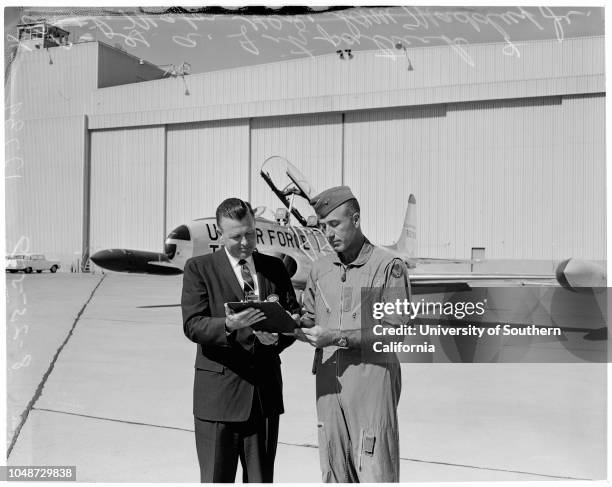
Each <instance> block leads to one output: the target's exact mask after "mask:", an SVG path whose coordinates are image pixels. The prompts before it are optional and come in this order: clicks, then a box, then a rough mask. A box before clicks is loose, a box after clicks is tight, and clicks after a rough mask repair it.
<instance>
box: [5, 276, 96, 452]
mask: <svg viewBox="0 0 612 487" xmlns="http://www.w3.org/2000/svg"><path fill="white" fill-rule="evenodd" d="M105 277H106V274H103V275H102V278H101V279H100V280H99V281H98V284H96V287H94V288H93V290H92V291H91V294H90V295H89V298H87V301H85V304H83V306H82V307H81V309H80V310H79V312H78V313H77V315H76V317H75V319H74V322H73V323H72V326H71V327H70V330H69V331H68V335H66V338H65V339H64V341H63V342H62V343H61V345H60V346H59V348H58V349H57V350H56V351H55V355H54V356H53V359H52V360H51V363H50V364H49V367H48V368H47V371H46V372H45V373H44V375H43V377H42V379H41V381H40V383H39V384H38V386H37V387H36V391H34V395H33V396H32V399H30V402H28V404H27V406H26V408H25V410H24V411H23V413H21V420H20V421H19V424H18V425H17V428H15V433H14V434H13V438H12V439H11V443H10V445H9V447H8V449H7V450H6V458H7V459H8V458H9V457H10V456H11V452H12V451H13V448H14V447H15V443H17V439H18V438H19V434H20V433H21V429H22V428H23V425H24V424H25V422H26V421H27V419H28V416H29V414H30V411H31V410H32V409H33V408H34V404H36V401H38V398H39V397H40V396H41V394H42V391H43V389H44V387H45V384H46V383H47V379H48V378H49V376H50V375H51V372H53V369H54V368H55V362H57V359H58V358H59V355H60V353H61V352H62V350H63V349H64V347H65V346H66V344H67V343H68V340H70V338H71V337H72V333H73V332H74V329H75V327H76V325H77V323H78V322H79V320H80V319H81V315H82V314H83V312H84V311H85V308H86V307H87V305H88V304H89V302H90V301H91V300H92V298H93V296H94V294H95V292H96V291H97V289H98V288H99V287H100V284H102V281H104V278H105Z"/></svg>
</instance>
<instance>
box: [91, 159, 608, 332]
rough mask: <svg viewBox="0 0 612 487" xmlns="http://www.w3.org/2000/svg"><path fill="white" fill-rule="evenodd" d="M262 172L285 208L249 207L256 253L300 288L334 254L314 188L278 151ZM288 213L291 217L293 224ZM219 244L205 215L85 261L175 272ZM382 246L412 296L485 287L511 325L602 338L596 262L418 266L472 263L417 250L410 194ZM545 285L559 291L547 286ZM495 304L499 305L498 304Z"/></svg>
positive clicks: (600, 277) (601, 274) (600, 274)
mask: <svg viewBox="0 0 612 487" xmlns="http://www.w3.org/2000/svg"><path fill="white" fill-rule="evenodd" d="M260 175H261V177H262V178H263V179H264V181H265V182H266V184H267V185H268V186H269V187H270V189H271V190H272V192H273V193H274V194H275V195H276V196H277V197H278V199H279V200H280V201H281V202H282V203H283V206H284V208H281V209H278V210H277V211H276V213H275V214H274V217H273V218H270V217H266V216H264V215H265V214H266V212H267V211H268V210H266V209H265V208H263V207H259V208H257V209H256V210H255V217H256V218H255V221H256V239H257V251H258V252H262V253H265V254H269V255H274V256H276V257H278V258H280V259H281V260H282V261H283V263H284V264H285V266H286V268H287V270H288V272H289V275H290V276H291V280H292V283H293V285H294V287H295V288H296V289H297V290H301V289H303V288H304V286H305V284H306V279H307V277H308V273H309V270H310V267H311V265H312V263H313V262H314V261H315V260H316V259H318V258H320V257H321V256H323V255H325V254H329V253H331V252H333V249H332V247H331V246H330V244H329V242H328V241H327V239H326V238H325V236H324V234H323V233H322V232H321V230H320V229H319V228H318V226H317V221H316V217H315V216H314V215H313V216H308V217H305V216H304V215H305V214H308V213H307V212H311V213H313V210H312V207H311V206H310V199H311V198H312V197H313V196H314V195H315V194H316V193H315V191H314V189H313V188H312V186H311V185H310V184H309V183H308V181H307V180H306V178H305V177H304V176H303V175H302V174H301V173H300V171H299V170H298V169H297V168H296V167H294V166H293V165H292V164H291V163H289V161H287V160H286V159H284V158H282V157H279V156H273V157H271V158H268V159H267V160H266V161H265V162H264V164H263V165H262V168H261V171H260ZM292 218H293V219H294V220H296V221H297V223H291V219H292ZM221 245H222V244H221V235H220V233H219V229H218V227H217V223H216V220H215V218H214V217H208V218H200V219H196V220H193V221H192V222H189V223H185V224H183V225H180V226H179V227H177V228H175V229H174V230H172V231H171V232H170V233H169V234H168V236H167V238H166V240H165V245H164V251H163V252H162V253H157V252H150V251H140V250H130V249H110V250H101V251H98V252H96V253H95V254H94V255H92V256H91V260H92V261H93V262H94V263H95V264H96V265H98V266H100V267H102V268H104V269H107V270H111V271H118V272H133V273H145V274H156V275H173V274H181V273H182V272H183V268H184V266H185V263H186V261H187V260H188V259H189V258H191V257H194V256H198V255H204V254H207V253H211V252H216V251H219V249H220V248H221ZM383 247H386V248H387V249H388V250H389V251H390V252H392V253H394V254H396V255H397V256H398V257H401V258H402V259H403V260H404V261H405V262H406V264H407V265H408V267H409V268H410V269H411V271H410V282H411V289H412V293H413V295H429V296H432V295H433V296H435V297H437V299H439V300H446V299H449V296H456V295H458V294H457V293H459V294H460V293H462V292H469V291H470V290H473V289H486V293H487V294H486V295H487V296H488V299H489V302H491V303H493V302H495V303H497V305H498V306H497V308H498V311H496V313H494V316H495V322H497V323H499V322H504V323H511V324H512V323H514V324H516V325H517V326H525V325H527V324H537V326H557V325H558V326H561V327H562V329H563V330H564V331H569V332H576V331H577V332H581V333H583V334H584V333H586V335H585V336H584V338H585V339H593V340H601V339H605V338H606V337H607V330H606V328H605V323H604V321H605V319H602V315H603V316H605V314H606V311H607V304H606V299H605V297H607V294H606V293H602V292H599V293H593V292H592V291H591V288H599V289H601V288H603V287H605V286H606V274H605V271H604V270H603V269H602V268H601V267H599V266H597V265H595V264H592V263H589V262H585V261H581V260H578V259H567V260H565V261H563V262H561V263H560V264H559V265H558V267H557V269H556V275H554V274H552V273H551V274H550V275H547V274H518V273H515V274H502V273H488V274H485V273H476V272H460V273H448V272H446V273H426V272H423V268H425V267H426V266H427V264H432V263H437V264H463V266H462V268H465V267H466V266H468V265H469V264H470V263H471V262H470V261H468V260H450V259H432V258H423V257H418V256H417V255H416V254H417V232H416V198H415V197H414V195H412V194H411V195H410V196H409V198H408V205H407V208H406V213H405V218H404V222H403V226H402V229H401V231H400V234H399V236H398V238H397V240H396V241H395V242H394V243H393V244H391V245H388V246H383ZM551 286H554V287H556V288H557V289H558V290H559V291H560V292H557V291H556V290H553V291H552V292H551ZM509 288H514V289H512V291H515V292H508V289H509ZM537 288H540V291H538V289H537ZM587 288H588V289H587ZM520 289H522V291H520ZM585 289H587V292H589V293H590V296H589V298H593V299H591V301H585V300H584V297H581V296H578V294H579V293H576V292H575V291H578V292H584V290H585ZM510 294H511V295H512V297H510ZM435 297H434V298H433V299H435ZM430 299H431V298H430ZM500 302H503V304H501V305H500ZM510 303H511V304H510ZM585 303H591V304H592V306H593V307H594V308H595V311H596V313H595V314H593V315H590V316H588V317H586V318H585V316H583V315H584V313H583V315H581V316H580V317H577V316H576V314H575V313H573V312H572V310H575V309H578V308H580V309H584V308H585ZM589 306H590V304H588V305H586V307H589ZM489 325H491V324H489ZM493 326H494V324H493ZM602 327H603V328H602Z"/></svg>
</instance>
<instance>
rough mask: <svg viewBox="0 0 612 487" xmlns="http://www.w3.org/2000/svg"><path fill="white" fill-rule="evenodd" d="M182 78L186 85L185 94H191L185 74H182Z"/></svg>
mask: <svg viewBox="0 0 612 487" xmlns="http://www.w3.org/2000/svg"><path fill="white" fill-rule="evenodd" d="M181 78H182V80H183V84H184V85H185V96H189V95H191V93H190V92H189V88H188V87H187V81H185V75H184V74H182V75H181Z"/></svg>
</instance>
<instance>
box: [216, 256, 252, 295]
mask: <svg viewBox="0 0 612 487" xmlns="http://www.w3.org/2000/svg"><path fill="white" fill-rule="evenodd" d="M223 250H225V254H226V255H227V258H228V259H229V261H230V265H231V266H232V270H233V271H234V274H236V278H237V279H238V282H239V283H240V287H241V288H242V289H244V279H243V278H242V266H241V265H240V264H239V263H238V262H239V261H240V259H237V258H236V257H234V256H233V255H231V254H230V253H229V252H228V251H227V249H226V248H225V247H223ZM244 260H246V263H247V266H248V267H249V270H250V271H251V276H253V283H254V285H255V289H254V290H253V291H254V292H255V296H257V298H258V299H259V283H258V282H257V271H256V269H255V262H253V256H252V255H250V256H249V257H248V259H244Z"/></svg>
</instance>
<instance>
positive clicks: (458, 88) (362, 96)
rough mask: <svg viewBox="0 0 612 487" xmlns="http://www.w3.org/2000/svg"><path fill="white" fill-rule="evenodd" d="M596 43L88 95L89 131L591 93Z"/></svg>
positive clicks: (203, 77)
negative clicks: (409, 64) (89, 98)
mask: <svg viewBox="0 0 612 487" xmlns="http://www.w3.org/2000/svg"><path fill="white" fill-rule="evenodd" d="M604 41H605V39H604V36H594V37H579V38H572V39H565V40H563V41H562V42H559V41H557V40H540V41H529V42H524V43H516V44H515V47H516V49H514V50H510V49H509V47H508V44H506V43H491V44H472V45H460V44H451V45H447V46H435V47H421V48H414V49H409V50H406V51H402V50H398V51H397V52H394V53H391V54H390V53H385V52H381V51H378V50H377V51H359V52H358V53H356V54H355V56H354V58H353V59H351V60H346V59H345V60H341V59H339V57H338V56H337V55H336V54H331V55H323V56H317V57H310V58H300V59H294V60H291V61H284V62H277V63H270V64H263V65H255V66H248V67H244V68H234V69H227V70H222V71H213V72H208V73H202V74H196V75H187V76H183V77H176V78H170V79H162V80H155V81H148V82H142V83H138V84H133V85H124V86H116V87H112V88H104V89H99V90H96V91H95V92H93V94H92V99H91V104H90V109H89V111H88V113H87V115H88V116H89V128H90V129H104V128H113V127H130V126H142V125H160V124H172V123H186V122H198V121H207V120H223V119H240V118H250V117H266V116H278V115H295V114H305V113H321V112H343V111H349V110H364V109H375V108H384V107H394V106H413V105H426V104H440V103H458V102H465V101H475V100H486V99H489V100H490V99H508V98H524V97H540V96H563V95H576V94H586V93H601V92H605V79H604V73H605V71H604V60H605V56H604ZM406 56H409V59H410V62H411V64H412V66H413V68H414V69H413V70H409V69H408V64H407V57H406Z"/></svg>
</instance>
